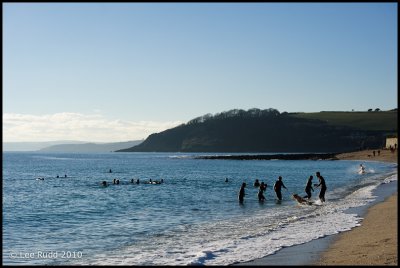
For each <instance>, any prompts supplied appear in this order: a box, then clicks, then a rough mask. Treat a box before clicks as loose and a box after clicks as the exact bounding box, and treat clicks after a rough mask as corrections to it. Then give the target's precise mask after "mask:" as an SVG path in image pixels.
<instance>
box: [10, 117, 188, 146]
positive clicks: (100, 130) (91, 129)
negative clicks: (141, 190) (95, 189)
mask: <svg viewBox="0 0 400 268" xmlns="http://www.w3.org/2000/svg"><path fill="white" fill-rule="evenodd" d="M182 123H183V122H181V121H173V122H155V121H138V122H132V121H126V120H110V119H107V118H105V117H104V116H103V115H101V114H90V115H85V114H80V113H56V114H47V115H29V114H13V113H5V114H3V142H19V141H54V140H80V141H93V142H118V141H128V140H139V139H143V138H146V137H147V136H148V135H150V134H152V133H156V132H160V131H163V130H166V129H169V128H172V127H175V126H178V125H180V124H182Z"/></svg>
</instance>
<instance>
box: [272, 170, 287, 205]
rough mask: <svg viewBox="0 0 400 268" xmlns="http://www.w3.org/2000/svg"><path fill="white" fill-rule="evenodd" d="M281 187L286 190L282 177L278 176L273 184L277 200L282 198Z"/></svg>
mask: <svg viewBox="0 0 400 268" xmlns="http://www.w3.org/2000/svg"><path fill="white" fill-rule="evenodd" d="M282 187H283V188H285V189H286V190H287V188H286V186H285V185H284V184H283V181H282V177H281V176H279V178H278V180H277V181H276V182H275V184H274V191H275V194H276V197H277V198H278V200H282V192H281V190H282Z"/></svg>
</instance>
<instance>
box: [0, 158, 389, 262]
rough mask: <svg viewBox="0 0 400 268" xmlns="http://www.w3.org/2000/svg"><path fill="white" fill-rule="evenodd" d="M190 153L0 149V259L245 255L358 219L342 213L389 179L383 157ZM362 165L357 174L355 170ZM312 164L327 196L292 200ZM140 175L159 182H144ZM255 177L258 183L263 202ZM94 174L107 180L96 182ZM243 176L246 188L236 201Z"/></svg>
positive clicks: (241, 258)
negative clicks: (277, 189) (277, 190)
mask: <svg viewBox="0 0 400 268" xmlns="http://www.w3.org/2000/svg"><path fill="white" fill-rule="evenodd" d="M198 155H204V154H185V153H106V154H67V153H51V154H44V153H28V152H26V153H20V152H18V153H17V152H3V264H6V265H16V264H17V265H37V264H40V265H228V264H233V263H238V262H245V261H249V260H253V259H257V258H261V257H264V256H267V255H269V254H273V253H275V252H276V251H278V250H279V249H281V248H283V247H289V246H293V245H298V244H302V243H306V242H308V241H311V240H313V239H317V238H320V237H324V236H327V235H332V234H335V233H338V232H341V231H345V230H349V229H351V228H353V227H355V226H357V225H359V222H360V220H361V219H360V218H359V217H358V216H357V215H356V214H349V213H345V211H346V210H347V209H349V208H353V207H358V206H362V205H365V204H367V203H368V202H371V201H373V200H374V198H375V197H374V196H373V195H372V191H373V189H375V188H376V187H378V186H379V185H380V184H382V183H388V182H390V181H393V180H397V164H391V163H380V162H373V161H363V162H360V161H311V160H297V161H289V160H275V161H265V160H252V161H241V160H203V159H195V158H194V157H195V156H198ZM360 163H363V164H364V166H365V167H366V171H367V172H366V173H365V174H358V167H359V165H360ZM110 169H112V171H113V172H112V173H109V170H110ZM316 171H320V172H321V175H322V176H324V178H325V180H326V184H327V187H328V190H327V192H326V195H325V197H326V202H325V203H322V204H321V203H320V202H319V201H318V192H319V188H315V189H314V190H315V192H313V196H312V199H313V200H314V201H315V204H314V205H311V206H308V205H299V204H298V203H297V202H295V201H294V200H293V199H292V198H291V194H293V193H298V194H300V195H302V196H304V195H305V193H304V187H305V184H306V181H307V179H308V177H309V176H310V175H313V176H314V180H313V183H317V182H318V181H317V179H316V177H315V172H316ZM57 175H58V176H59V178H57ZM64 175H67V177H64ZM278 176H282V177H283V182H284V184H285V185H286V187H287V188H288V190H287V191H286V190H285V189H283V191H282V193H283V200H282V201H281V202H277V201H276V198H275V194H274V192H273V190H272V186H273V184H274V182H275V180H276V179H277V178H278ZM38 178H44V180H38ZM225 178H228V180H229V181H228V182H225ZM113 179H119V180H120V184H119V185H113V184H112V180H113ZM131 179H134V180H136V179H139V180H140V183H139V184H132V183H131V182H130V181H131ZM149 179H152V180H161V179H163V180H164V183H163V184H156V185H154V184H144V182H145V181H148V180H149ZM255 179H259V180H260V181H264V182H265V183H266V184H267V190H266V192H265V193H264V195H265V197H266V200H265V201H264V202H262V203H260V202H259V201H258V199H257V192H258V189H257V188H255V187H253V182H254V180H255ZM104 180H105V181H108V182H109V183H110V185H109V186H107V187H103V186H101V181H104ZM242 182H246V183H247V188H246V196H245V200H244V203H243V204H239V202H238V198H237V194H238V192H239V188H240V186H241V184H242Z"/></svg>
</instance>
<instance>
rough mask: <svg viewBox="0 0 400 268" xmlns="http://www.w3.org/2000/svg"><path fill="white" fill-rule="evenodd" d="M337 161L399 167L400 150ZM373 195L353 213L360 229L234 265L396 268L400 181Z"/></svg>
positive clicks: (344, 156)
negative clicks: (386, 267) (380, 267)
mask: <svg viewBox="0 0 400 268" xmlns="http://www.w3.org/2000/svg"><path fill="white" fill-rule="evenodd" d="M335 158H336V159H338V160H357V161H380V162H390V163H396V164H397V163H398V161H397V150H396V151H395V152H394V153H392V152H390V151H389V150H381V152H380V155H379V156H378V154H377V151H376V153H375V156H373V151H372V150H364V151H358V152H353V153H341V154H337V155H335ZM374 195H376V196H377V198H376V199H375V200H374V201H373V202H371V203H370V204H367V205H365V206H362V207H358V208H353V209H351V210H352V211H351V212H352V213H356V214H358V215H359V216H360V217H362V218H363V220H362V221H361V225H360V226H357V227H354V228H352V229H351V230H349V231H346V232H341V233H339V234H335V235H331V236H326V237H323V238H319V239H315V240H312V241H310V242H307V243H304V244H300V245H295V246H291V247H288V248H283V249H281V250H279V251H278V252H276V253H275V254H272V255H268V256H266V257H263V258H260V259H256V260H252V261H249V262H244V263H236V264H234V265H235V266H236V265H240V266H242V265H245V266H246V265H262V266H277V265H315V266H319V265H397V264H398V256H397V247H398V245H397V226H398V221H397V195H398V191H397V181H393V182H390V183H387V184H382V185H380V186H379V187H378V188H377V189H375V190H374ZM383 212H385V213H384V214H383ZM355 241H357V243H355Z"/></svg>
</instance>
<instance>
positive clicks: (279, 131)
mask: <svg viewBox="0 0 400 268" xmlns="http://www.w3.org/2000/svg"><path fill="white" fill-rule="evenodd" d="M393 133H397V111H393V112H365V113H362V112H352V113H348V112H320V113H280V112H279V111H277V110H275V109H266V110H260V109H255V108H254V109H250V110H248V111H244V110H238V109H235V110H230V111H228V112H222V113H219V114H215V115H211V114H207V115H204V116H200V117H198V118H195V119H193V120H191V121H189V122H188V123H186V124H182V125H180V126H178V127H175V128H172V129H168V130H166V131H163V132H160V133H155V134H152V135H150V136H149V137H148V138H147V139H146V140H145V141H144V142H143V143H141V144H139V145H137V146H134V147H131V148H128V149H123V150H119V151H120V152H344V151H350V150H358V149H364V148H380V147H382V146H383V145H384V142H385V137H386V136H387V135H390V134H393Z"/></svg>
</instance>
